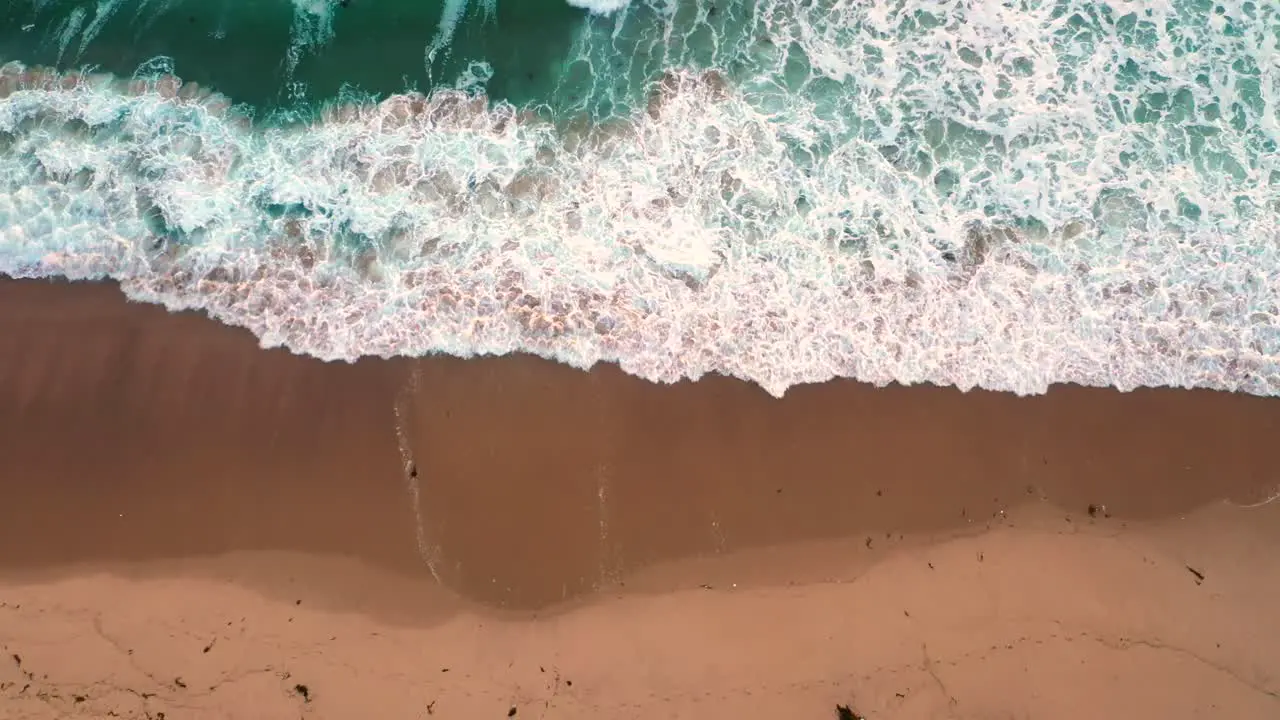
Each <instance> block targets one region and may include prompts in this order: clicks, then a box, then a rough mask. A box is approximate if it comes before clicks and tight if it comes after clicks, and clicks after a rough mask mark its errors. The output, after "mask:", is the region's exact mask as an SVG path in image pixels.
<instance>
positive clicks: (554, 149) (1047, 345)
mask: <svg viewBox="0 0 1280 720" xmlns="http://www.w3.org/2000/svg"><path fill="white" fill-rule="evenodd" d="M1225 5H1226V6H1229V7H1228V10H1227V11H1226V14H1227V16H1229V17H1235V15H1232V13H1236V14H1239V16H1240V19H1242V20H1248V19H1249V18H1247V17H1245V15H1244V13H1245V10H1243V9H1242V6H1239V5H1232V4H1231V3H1226V4H1225ZM764 7H765V11H762V13H761V15H760V17H762V18H764V20H763V21H762V22H764V25H763V29H764V30H767V32H768V34H769V37H770V38H772V39H771V40H770V42H769V43H762V42H759V40H758V35H757V34H756V32H757V31H760V28H755V29H753V32H751V33H744V34H743V36H742V37H743V38H746V39H744V40H742V48H743V50H742V52H743V53H744V54H743V57H744V58H749V59H750V62H754V63H756V65H752V66H750V67H752V68H755V70H753V71H752V72H746V71H743V72H742V73H741V74H740V75H739V76H735V77H733V78H729V77H727V76H725V75H723V74H721V73H719V72H714V71H713V72H705V73H698V72H691V71H676V70H673V71H671V72H668V73H667V74H666V75H665V76H664V77H662V78H660V79H659V80H658V81H657V82H656V83H655V85H654V87H653V88H652V93H651V95H650V96H649V98H648V103H647V105H645V106H644V107H643V110H642V111H641V112H639V113H637V114H636V115H635V116H633V117H630V118H626V119H621V120H618V121H613V122H610V123H606V124H603V125H594V126H593V125H590V124H586V123H571V124H570V125H569V127H567V128H562V129H559V130H557V129H556V128H554V127H553V126H551V125H550V124H547V123H545V122H542V121H539V120H537V119H536V118H535V117H533V116H532V115H531V114H528V113H522V112H520V111H518V110H517V109H516V108H512V107H510V106H507V105H503V104H494V105H490V104H489V103H488V102H486V101H485V99H484V98H483V97H481V96H475V95H469V94H467V93H465V92H459V91H442V92H437V93H435V94H433V95H431V96H430V97H427V96H422V95H402V96H396V97H393V98H390V99H388V100H386V101H384V102H383V103H381V104H379V105H378V106H376V107H368V108H353V107H346V108H342V107H338V108H331V109H330V110H328V111H327V112H326V113H325V119H324V121H323V122H321V123H318V124H316V125H314V126H310V127H294V128H286V129H281V128H275V129H252V128H248V127H245V126H244V125H243V124H238V123H237V122H236V121H235V118H234V117H233V116H231V115H229V114H228V113H227V112H226V108H225V107H224V106H221V105H219V103H217V102H211V101H210V100H209V97H210V96H205V98H206V99H204V100H196V99H191V98H189V97H184V94H185V95H190V94H191V93H190V92H188V91H187V86H186V85H181V86H180V89H178V90H176V91H173V92H171V91H170V90H172V88H170V90H165V89H162V87H161V86H160V85H159V84H155V85H154V86H151V87H129V86H127V85H121V84H119V83H115V84H106V85H103V84H101V83H97V84H94V83H88V82H79V81H78V82H75V83H71V84H70V86H69V87H68V84H67V83H66V82H65V79H64V78H58V77H55V76H51V75H49V74H47V73H42V72H41V71H38V70H34V69H32V70H28V69H25V68H16V69H15V68H13V67H8V68H6V69H4V70H0V270H2V271H4V272H6V273H9V274H12V275H17V276H48V275H55V274H58V275H66V276H68V277H73V278H82V277H102V276H110V277H114V278H117V279H119V280H120V281H121V283H122V285H123V286H124V288H125V290H126V291H127V292H128V293H129V294H130V295H131V296H133V297H135V298H139V299H146V300H150V301H154V302H162V303H164V304H166V305H167V306H169V307H171V308H187V307H199V308H204V309H206V310H208V311H209V312H210V313H211V314H213V315H214V316H215V317H218V318H220V319H222V320H224V321H226V322H229V323H234V324H237V325H243V326H245V327H248V328H250V329H251V330H253V331H254V332H255V333H256V334H257V335H258V336H259V337H260V338H261V339H262V341H263V343H264V344H265V345H269V346H271V345H285V346H287V347H289V348H291V349H293V350H295V351H297V352H302V353H308V354H312V355H315V356H317V357H321V358H325V359H345V360H352V359H355V358H357V357H360V356H364V355H381V356H391V355H423V354H427V353H431V352H448V353H452V354H456V355H461V356H469V355H474V354H502V353H509V352H514V351H526V352H531V353H536V354H539V355H542V356H545V357H551V358H555V359H558V360H560V361H563V362H566V363H569V364H572V365H575V366H578V367H587V366H590V365H592V364H594V363H596V362H599V361H601V360H609V361H617V362H619V363H620V365H621V366H622V367H623V368H624V369H625V370H627V371H628V372H631V373H633V374H636V375H639V376H641V377H645V378H648V379H651V380H655V381H664V382H671V381H675V380H678V379H680V378H685V377H688V378H697V377H700V376H701V375H703V374H705V373H707V372H719V373H723V374H727V375H734V376H738V377H742V378H747V379H750V380H752V381H755V382H757V383H759V384H760V385H762V386H763V387H764V388H766V389H767V390H768V391H770V392H772V393H775V394H781V393H783V392H784V391H785V390H786V389H787V388H788V387H790V386H792V385H794V384H797V383H801V382H815V381H822V380H826V379H828V378H830V377H833V376H841V377H854V378H859V379H862V380H865V381H868V382H873V383H878V384H883V383H888V382H892V381H897V382H903V383H917V382H932V383H937V384H940V385H955V386H958V387H961V388H965V389H968V388H972V387H986V388H990V389H996V390H1007V391H1013V392H1018V393H1036V392H1043V391H1044V390H1045V389H1046V388H1047V387H1048V385H1049V384H1051V383H1055V382H1075V383H1080V384H1086V385H1112V386H1116V387H1119V388H1122V389H1132V388H1135V387H1139V386H1156V385H1172V386H1181V387H1209V388H1220V389H1227V390H1241V391H1246V392H1251V393H1258V394H1277V393H1280V231H1277V228H1278V227H1280V222H1277V221H1278V220H1280V165H1278V162H1280V161H1278V160H1277V156H1276V154H1275V153H1268V152H1267V151H1266V148H1265V147H1264V145H1263V143H1265V141H1266V140H1267V139H1271V140H1276V139H1277V138H1275V137H1274V123H1272V124H1271V125H1268V124H1267V123H1265V122H1263V120H1262V116H1264V115H1266V114H1268V113H1271V114H1274V113H1275V112H1276V110H1277V108H1276V106H1275V102H1276V97H1277V95H1276V93H1275V92H1274V89H1275V88H1278V87H1280V74H1278V73H1280V69H1277V67H1276V66H1275V64H1274V63H1273V62H1268V61H1266V59H1267V58H1268V57H1270V56H1269V55H1267V54H1266V53H1267V52H1270V51H1269V50H1266V48H1268V47H1270V46H1268V45H1266V40H1267V38H1265V37H1264V33H1262V31H1261V30H1258V29H1257V28H1259V27H1265V26H1266V22H1267V21H1268V18H1261V19H1259V18H1257V17H1254V18H1253V20H1255V21H1257V22H1254V23H1252V24H1250V23H1244V24H1240V25H1236V26H1233V27H1237V28H1240V31H1239V32H1234V31H1233V33H1230V34H1228V33H1226V32H1225V31H1219V30H1214V28H1213V27H1210V26H1208V25H1204V26H1203V27H1201V26H1196V25H1195V24H1194V23H1189V24H1185V25H1184V29H1183V30H1181V31H1180V32H1184V33H1189V34H1190V35H1191V36H1194V37H1190V36H1189V37H1190V39H1188V38H1181V41H1182V45H1183V46H1185V44H1186V43H1187V42H1191V40H1194V41H1195V42H1197V43H1200V44H1202V45H1206V44H1207V46H1209V47H1211V48H1215V49H1217V50H1218V51H1220V52H1222V53H1227V54H1234V55H1235V56H1239V57H1241V58H1245V59H1246V60H1247V59H1250V58H1253V59H1256V60H1257V63H1256V65H1257V72H1256V75H1250V77H1256V78H1257V79H1258V81H1259V83H1260V84H1261V86H1262V87H1263V88H1268V89H1267V90H1266V92H1264V93H1263V94H1262V98H1261V100H1260V102H1261V103H1262V109H1261V111H1259V110H1257V108H1256V107H1254V105H1253V104H1251V103H1254V100H1251V99H1249V98H1247V97H1246V96H1245V93H1244V91H1243V90H1241V89H1240V88H1238V87H1237V84H1236V83H1235V80H1236V79H1235V78H1233V77H1231V76H1229V75H1226V74H1224V71H1223V70H1222V64H1221V63H1219V62H1218V61H1217V60H1214V58H1215V57H1217V55H1215V54H1214V53H1211V52H1208V51H1204V52H1203V53H1201V54H1195V55H1187V54H1182V55H1176V56H1175V54H1174V53H1173V51H1172V50H1171V48H1173V47H1174V45H1173V44H1171V42H1172V38H1166V39H1167V40H1169V41H1170V42H1163V41H1161V42H1152V43H1150V44H1149V45H1150V47H1139V46H1134V45H1133V44H1132V43H1130V44H1129V45H1126V44H1125V42H1126V41H1124V40H1123V38H1120V37H1119V36H1118V35H1117V33H1118V32H1120V31H1119V30H1117V29H1116V28H1117V27H1119V26H1120V25H1119V24H1118V23H1116V22H1112V23H1111V24H1110V25H1108V24H1105V23H1092V24H1089V23H1086V25H1088V28H1087V29H1089V32H1092V33H1093V37H1092V38H1091V39H1090V40H1089V41H1088V42H1087V43H1086V42H1085V41H1084V40H1081V39H1080V38H1079V36H1080V34H1081V33H1082V32H1085V31H1084V30H1080V29H1078V28H1077V29H1073V30H1072V32H1073V33H1075V34H1073V35H1070V36H1067V35H1063V34H1060V33H1057V30H1055V28H1056V29H1061V28H1062V27H1063V26H1064V23H1065V24H1066V25H1068V26H1069V25H1070V23H1069V22H1067V21H1064V20H1062V18H1063V17H1068V18H1069V17H1070V15H1069V14H1068V15H1066V16H1062V15H1060V14H1058V13H1057V11H1056V10H1054V8H1053V7H1049V6H1045V7H1043V8H1042V7H1039V6H1035V7H1031V8H1030V9H1025V8H1023V9H1018V8H1012V7H1006V6H1004V5H997V4H991V3H981V4H969V5H954V6H953V5H947V6H939V5H937V4H936V3H915V2H913V3H908V4H907V5H906V6H903V8H902V9H900V10H895V9H893V8H890V7H888V6H885V5H883V4H878V3H877V4H869V3H834V4H833V3H825V4H822V5H821V7H818V6H817V5H815V6H814V7H812V8H809V7H807V6H805V7H792V6H789V5H788V6H785V7H783V6H780V5H775V4H766V5H765V6H764ZM1083 7H1084V5H1080V6H1079V8H1076V9H1077V10H1079V11H1080V12H1084V10H1082V9H1081V8H1083ZM1067 9H1068V10H1071V9H1072V8H1071V7H1068V8H1067ZM1120 10H1123V8H1117V12H1118V11H1120ZM1151 10H1152V13H1154V14H1152V15H1150V16H1143V17H1150V23H1151V26H1152V27H1153V28H1155V30H1153V32H1155V33H1156V34H1157V35H1156V36H1157V39H1159V33H1160V32H1163V30H1162V28H1164V26H1165V25H1164V23H1163V21H1161V20H1160V18H1161V17H1163V16H1164V15H1167V14H1169V13H1172V12H1174V11H1173V10H1172V9H1171V8H1169V7H1166V6H1153V7H1152V9H1151ZM1136 12H1139V13H1146V9H1144V8H1139V9H1137V10H1136ZM1254 12H1255V13H1256V12H1260V11H1259V10H1257V9H1256V6H1255V11H1254ZM921 13H925V14H928V15H929V17H931V18H933V20H928V19H925V15H922V14H921ZM948 13H950V15H949V14H948ZM1161 13H1163V14H1164V15H1161ZM1269 18H1270V21H1271V22H1274V18H1275V16H1274V14H1272V15H1271V16H1269ZM962 20H963V22H961V21H962ZM935 21H936V22H935ZM1139 21H1141V22H1147V20H1142V19H1141V18H1138V16H1136V15H1135V20H1134V24H1135V27H1137V24H1138V22H1139ZM671 22H676V21H675V20H672V21H671ZM699 22H701V20H699ZM1126 22H1128V21H1126ZM1259 23H1261V24H1259ZM1188 28H1189V29H1188ZM1139 29H1140V28H1139ZM600 42H602V43H603V42H605V41H604V40H601V41H600ZM725 42H728V40H725ZM793 43H794V44H798V45H796V46H798V47H803V48H804V49H805V51H806V57H807V58H808V60H807V64H808V67H807V68H806V67H804V66H803V64H799V65H798V64H797V61H796V60H795V58H794V57H791V56H789V55H788V54H787V53H788V52H791V51H788V50H785V48H791V47H793ZM610 47H611V46H610ZM601 48H603V45H602V46H601ZM601 48H597V49H598V50H600V52H604V50H603V49H601ZM779 48H784V49H779ZM1128 60H1133V61H1134V63H1135V66H1136V67H1137V70H1135V71H1134V72H1133V73H1131V74H1132V75H1133V77H1132V78H1128V79H1126V76H1123V75H1118V74H1117V72H1116V69H1117V63H1120V64H1123V63H1124V62H1127V61H1128ZM743 62H747V60H744V61H743ZM1108 63H1110V65H1109V64H1108ZM797 67H800V69H801V71H802V72H801V71H797V70H796V68H797ZM477 72H478V71H477ZM1144 72H1145V73H1147V74H1145V75H1144V74H1143V73H1144ZM1203 72H1207V73H1209V75H1208V77H1209V78H1210V80H1209V82H1208V83H1207V84H1205V83H1200V82H1198V81H1197V77H1198V76H1199V75H1201V74H1202V73H1203ZM1156 77H1164V78H1169V79H1168V80H1165V81H1158V80H1156V79H1153V78H1156ZM779 78H783V79H784V80H785V81H786V82H785V83H784V82H783V81H782V80H779ZM837 78H838V79H840V80H841V81H842V82H843V84H841V83H840V82H837ZM784 85H785V87H784ZM468 87H469V86H468ZM1184 91H1185V101H1184V99H1182V98H1184V95H1183V93H1184ZM1158 94H1163V95H1164V96H1165V98H1164V100H1160V101H1159V102H1156V105H1158V106H1159V111H1160V112H1161V113H1163V114H1164V115H1162V118H1157V119H1150V120H1147V119H1142V118H1137V117H1135V115H1137V114H1139V113H1140V107H1141V103H1139V102H1138V101H1137V100H1135V98H1137V99H1143V98H1145V99H1146V100H1152V98H1153V97H1154V96H1155V95H1158ZM1146 100H1144V102H1145V101H1146ZM1152 102H1155V101H1154V100H1152ZM1211 105H1216V106H1217V108H1218V109H1217V110H1216V111H1212V112H1211V111H1209V110H1208V109H1207V108H1209V107H1210V106H1211ZM1188 108H1190V109H1188ZM1233 108H1235V109H1234V110H1233ZM1181 112H1195V113H1199V114H1198V115H1195V117H1194V120H1195V122H1191V121H1190V120H1187V121H1183V120H1174V119H1172V118H1173V116H1174V115H1176V114H1177V113H1181ZM1237 118H1243V122H1235V121H1236V119H1237ZM1233 122H1234V124H1233ZM1175 141H1176V142H1175ZM1193 146H1194V147H1195V148H1196V150H1195V152H1194V153H1192V152H1191V150H1189V148H1191V147H1193Z"/></svg>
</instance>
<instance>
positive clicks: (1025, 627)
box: [0, 281, 1280, 720]
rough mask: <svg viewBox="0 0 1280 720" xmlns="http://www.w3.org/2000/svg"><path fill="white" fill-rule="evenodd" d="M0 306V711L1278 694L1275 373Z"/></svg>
mask: <svg viewBox="0 0 1280 720" xmlns="http://www.w3.org/2000/svg"><path fill="white" fill-rule="evenodd" d="M0 338H3V342H0V458H2V459H3V462H2V463H0V483H2V485H0V493H2V494H0V497H3V502H0V718H60V717H68V716H83V717H94V718H101V717H121V718H147V719H148V720H158V719H160V718H164V720H175V719H177V718H259V717H260V718H277V717H279V718H290V717H305V718H356V717H376V718H424V717H428V716H430V717H439V718H466V719H467V720H472V719H474V718H487V717H493V718H501V717H521V718H525V717H532V718H602V717H607V718H632V717H634V718H654V717H671V718H707V717H713V718H786V719H787V720H793V719H794V720H801V719H803V718H810V717H812V718H832V717H836V708H837V706H847V707H848V708H850V709H851V712H856V713H857V714H859V715H861V716H865V717H866V718H869V719H874V720H879V719H881V718H1004V717H1010V718H1021V717H1034V718H1037V719H1039V718H1050V719H1052V718H1077V717H1133V718H1138V717H1158V718H1161V719H1162V720H1165V719H1169V718H1193V717H1213V718H1228V717H1229V718H1274V717H1277V716H1280V671H1277V668H1280V614H1277V613H1276V612H1275V611H1274V607H1275V598H1276V597H1278V596H1280V564H1277V563H1276V562H1275V557H1276V552H1277V549H1280V501H1276V502H1272V500H1275V498H1276V495H1277V491H1278V489H1280V453H1278V452H1277V451H1276V450H1275V449H1274V439H1275V437H1277V435H1278V434H1280V402H1277V401H1276V400H1275V399H1274V398H1262V397H1255V396H1246V395H1228V394H1223V393H1214V392H1207V391H1178V390H1140V391H1137V392H1133V393H1119V392H1116V391H1113V390H1108V389H1090V388H1080V387H1074V386H1069V387H1055V388H1054V389H1053V390H1052V391H1051V392H1050V393H1048V394H1047V395H1043V396H1035V397H1024V398H1019V397H1015V396H1013V395H1009V394H999V393H990V392H971V393H961V392H959V391H957V390H955V389H952V388H938V387H910V388H904V387H897V386H893V387H888V388H873V387H870V386H867V385H863V384H859V383H856V382H852V381H833V382H830V383H825V384H822V385H816V386H801V387H796V388H793V389H792V390H791V391H790V392H788V394H787V396H786V397H785V398H783V399H781V400H779V399H775V398H773V397H771V396H769V395H768V394H767V393H765V392H764V391H763V390H761V389H760V388H758V387H756V386H753V385H750V384H747V383H744V382H741V381H738V380H733V379H727V378H721V377H709V378H705V379H704V380H702V381H699V382H697V383H689V382H685V383H680V384H677V385H654V384H651V383H648V382H646V381H643V380H639V379H637V378H634V377H631V376H628V375H626V374H624V373H622V372H621V371H619V370H618V369H617V368H615V367H612V366H601V367H598V368H596V369H594V370H592V371H591V372H581V371H578V370H574V369H572V368H568V367H565V366H561V365H556V364H554V363H551V362H548V361H544V360H540V359H536V358H532V357H525V356H512V357H502V358H483V359H472V360H461V359H456V358H446V357H433V358H426V359H420V360H393V361H385V360H363V361H360V362H358V363H355V364H345V363H324V362H320V361H318V360H314V359H312V358H307V357H301V356H296V355H292V354H290V353H288V352H287V351H284V350H280V349H274V350H263V349H261V348H260V347H258V344H257V340H256V339H255V338H254V337H253V336H252V335H251V334H250V333H249V332H247V331H245V330H242V329H237V328H231V327H226V326H223V325H220V324H218V323H216V322H213V321H211V320H209V319H207V318H205V317H202V316H200V315H197V314H170V313H167V312H166V311H165V310H164V309H163V308H160V307H155V306H149V305H141V304H136V303H130V302H127V301H126V300H125V298H124V297H123V295H122V294H121V293H120V292H119V289H118V288H117V287H115V286H113V285H111V284H69V283H63V282H56V283H54V282H30V281H3V282H0Z"/></svg>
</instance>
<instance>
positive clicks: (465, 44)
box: [0, 0, 608, 111]
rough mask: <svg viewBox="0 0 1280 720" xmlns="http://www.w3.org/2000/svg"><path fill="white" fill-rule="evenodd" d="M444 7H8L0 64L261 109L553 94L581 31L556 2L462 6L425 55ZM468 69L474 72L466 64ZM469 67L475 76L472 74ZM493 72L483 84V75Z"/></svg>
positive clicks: (195, 3)
mask: <svg viewBox="0 0 1280 720" xmlns="http://www.w3.org/2000/svg"><path fill="white" fill-rule="evenodd" d="M444 6H445V3H444V2H442V1H441V0H294V2H290V1H289V0H257V1H253V2H250V1H248V0H14V1H13V2H9V3H5V4H4V7H3V8H0V57H3V58H4V59H6V60H15V59H16V60H21V61H22V62H24V63H27V64H29V65H45V66H49V67H57V68H59V69H61V70H71V69H78V68H82V67H94V66H96V67H97V68H98V69H99V70H100V71H102V72H108V73H112V74H115V75H120V76H130V75H132V74H134V73H135V72H136V71H138V69H139V68H146V67H155V63H154V62H152V61H154V60H155V59H156V58H158V57H164V58H168V59H169V60H170V61H171V64H172V69H173V71H174V72H175V73H176V74H177V75H179V76H180V77H182V78H183V79H184V80H186V81H189V82H190V81H194V82H197V83H200V84H201V85H204V86H208V87H211V88H212V89H214V90H217V91H218V92H221V93H224V94H226V95H228V96H230V97H231V98H232V99H233V100H234V101H235V102H237V103H245V104H247V105H250V106H252V107H254V108H255V109H258V110H260V111H274V110H279V109H288V108H296V107H297V106H298V105H299V104H300V103H301V104H302V105H311V106H317V105H320V104H323V103H325V102H329V101H332V100H334V99H336V98H338V97H340V96H342V95H343V93H344V90H346V91H350V90H352V89H354V90H355V91H358V93H362V94H371V95H375V96H382V95H386V94H390V93H395V92H402V91H405V90H419V91H426V90H430V89H433V88H436V87H440V86H451V87H452V86H456V85H458V84H459V82H460V81H461V82H462V83H463V84H465V83H466V82H467V79H468V78H471V79H472V80H473V81H479V82H478V83H474V84H483V85H484V88H485V90H486V91H487V93H488V94H489V96H490V97H491V98H493V99H495V100H508V101H510V102H513V103H515V104H518V105H523V104H527V103H541V102H545V101H547V99H548V98H549V97H550V96H551V95H552V94H553V93H554V92H555V89H556V88H557V87H559V86H560V85H561V84H562V81H563V77H562V75H563V72H564V68H566V67H567V66H569V65H570V63H569V56H568V53H570V52H571V50H572V46H573V41H574V38H575V36H577V35H578V34H579V33H580V31H581V28H582V26H583V25H584V24H586V23H590V22H608V21H607V20H604V19H603V18H598V17H596V18H593V17H591V16H589V15H588V14H587V13H585V12H584V11H582V10H580V9H577V8H573V7H571V6H569V5H568V4H567V3H565V2H564V0H518V1H517V2H510V1H509V2H499V3H496V7H495V8H494V9H495V12H494V13H492V14H490V13H489V12H488V8H487V7H486V6H485V5H484V4H482V3H480V2H472V3H470V5H469V6H468V7H466V8H465V9H464V11H463V14H462V16H461V18H460V20H459V22H458V24H457V25H456V27H455V28H454V30H453V33H452V36H451V38H450V39H449V40H450V41H449V42H448V45H447V47H445V48H444V49H442V50H439V51H438V52H436V53H434V54H433V55H431V56H429V53H428V50H429V48H430V46H431V44H432V41H433V39H435V37H436V35H437V31H438V28H439V25H440V21H441V18H442V16H443V12H444V9H445V8H444ZM476 63H485V66H477V65H476ZM477 69H479V72H477ZM489 73H491V75H490V74H489Z"/></svg>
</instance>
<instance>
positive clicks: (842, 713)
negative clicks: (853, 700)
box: [836, 705, 867, 720]
mask: <svg viewBox="0 0 1280 720" xmlns="http://www.w3.org/2000/svg"><path fill="white" fill-rule="evenodd" d="M836 720H867V718H866V717H864V716H862V715H859V714H858V713H856V712H854V711H853V708H851V707H849V706H848V705H837V706H836Z"/></svg>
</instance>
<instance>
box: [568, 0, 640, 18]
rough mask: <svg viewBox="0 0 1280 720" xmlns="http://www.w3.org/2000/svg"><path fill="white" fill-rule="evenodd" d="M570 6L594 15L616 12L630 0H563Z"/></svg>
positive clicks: (629, 2)
mask: <svg viewBox="0 0 1280 720" xmlns="http://www.w3.org/2000/svg"><path fill="white" fill-rule="evenodd" d="M565 2H567V3H569V5H570V6H572V7H576V8H582V9H583V10H586V11H588V12H591V13H594V14H596V15H608V14H610V13H615V12H618V11H619V10H621V9H623V8H625V7H626V6H628V5H630V4H631V0H565Z"/></svg>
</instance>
